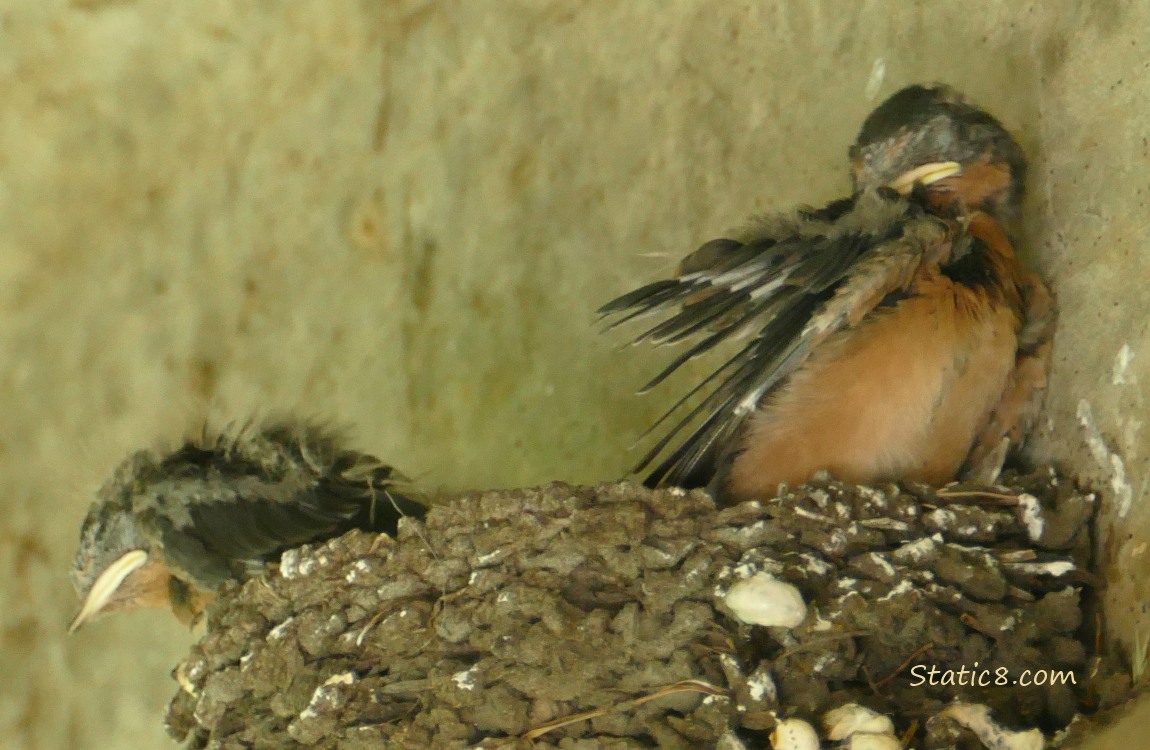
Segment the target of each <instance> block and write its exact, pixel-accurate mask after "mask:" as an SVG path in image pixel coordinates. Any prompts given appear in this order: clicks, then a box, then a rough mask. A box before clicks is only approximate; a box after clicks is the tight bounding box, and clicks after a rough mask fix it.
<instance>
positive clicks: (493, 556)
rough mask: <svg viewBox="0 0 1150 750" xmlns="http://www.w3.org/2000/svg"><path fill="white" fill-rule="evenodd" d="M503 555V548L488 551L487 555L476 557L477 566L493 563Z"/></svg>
mask: <svg viewBox="0 0 1150 750" xmlns="http://www.w3.org/2000/svg"><path fill="white" fill-rule="evenodd" d="M502 555H503V550H501V549H497V550H495V551H494V552H488V553H487V554H486V555H480V556H479V557H477V558H475V566H476V567H477V568H482V567H483V566H485V565H490V564H491V563H493V562H495V561H497V560H498V559H499V558H500V556H502Z"/></svg>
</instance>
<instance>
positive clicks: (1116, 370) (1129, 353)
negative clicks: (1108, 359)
mask: <svg viewBox="0 0 1150 750" xmlns="http://www.w3.org/2000/svg"><path fill="white" fill-rule="evenodd" d="M1133 361H1134V350H1133V349H1131V348H1130V344H1125V343H1124V344H1122V348H1121V349H1119V350H1118V353H1117V354H1116V355H1114V367H1113V368H1112V369H1111V373H1110V382H1111V383H1112V384H1113V385H1135V384H1136V383H1137V382H1138V378H1137V377H1136V376H1134V375H1131V376H1129V377H1127V376H1126V370H1127V368H1129V367H1130V363H1131V362H1133Z"/></svg>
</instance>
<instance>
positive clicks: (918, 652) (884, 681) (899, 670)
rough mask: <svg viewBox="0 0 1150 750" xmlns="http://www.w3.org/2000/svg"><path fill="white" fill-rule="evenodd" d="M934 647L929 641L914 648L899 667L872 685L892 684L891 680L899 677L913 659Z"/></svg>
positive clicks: (877, 686) (879, 686)
mask: <svg viewBox="0 0 1150 750" xmlns="http://www.w3.org/2000/svg"><path fill="white" fill-rule="evenodd" d="M932 648H934V644H933V643H927V644H925V645H923V646H919V647H918V648H916V649H915V650H914V652H913V653H912V654H911V655H910V656H908V657H906V659H904V660H903V662H902V664H899V665H898V667H897V668H896V669H895V670H894V671H893V672H891V673H890V674H888V675H887V676H886V677H884V678H882V679H881V680H879V681H878V682H877V683H875V684H874V685H872V687H875V688H879V689H882V688H884V687H886V686H887V685H888V684H890V682H891V681H892V680H893V679H894V678H895V677H898V676H899V675H900V674H902V670H904V669H906V668H907V667H908V666H909V665H910V663H911V662H912V661H914V660H915V659H917V658H918V657H920V656H922V655H923V654H925V653H926V652H927V651H930V650H931V649H932ZM876 692H877V691H876Z"/></svg>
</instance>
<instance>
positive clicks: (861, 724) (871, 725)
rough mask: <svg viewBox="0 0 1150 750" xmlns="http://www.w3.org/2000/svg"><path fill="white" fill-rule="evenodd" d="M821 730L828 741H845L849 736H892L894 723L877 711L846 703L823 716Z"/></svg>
mask: <svg viewBox="0 0 1150 750" xmlns="http://www.w3.org/2000/svg"><path fill="white" fill-rule="evenodd" d="M823 729H824V730H826V733H827V739H828V740H835V741H838V740H845V739H846V738H848V737H850V736H851V735H854V734H858V733H859V732H865V733H867V734H894V723H893V722H891V720H890V719H889V718H887V717H886V716H883V715H882V714H880V713H878V712H877V711H872V710H870V709H869V708H867V707H866V706H860V705H859V704H857V703H846V704H844V705H842V706H839V707H838V708H835V709H832V710H830V711H827V712H826V713H825V714H823Z"/></svg>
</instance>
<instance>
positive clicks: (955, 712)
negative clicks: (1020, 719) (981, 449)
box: [938, 703, 1046, 750]
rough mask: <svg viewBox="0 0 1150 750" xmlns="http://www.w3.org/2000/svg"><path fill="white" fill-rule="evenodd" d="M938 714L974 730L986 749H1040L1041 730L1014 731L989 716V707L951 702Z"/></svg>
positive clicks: (1043, 743)
mask: <svg viewBox="0 0 1150 750" xmlns="http://www.w3.org/2000/svg"><path fill="white" fill-rule="evenodd" d="M938 716H940V717H945V718H948V719H951V720H952V721H954V722H955V723H957V724H960V725H961V726H964V727H966V728H967V729H969V730H970V731H972V732H974V735H975V736H976V737H978V739H979V740H980V741H981V742H982V744H983V746H984V747H986V749H987V750H1042V747H1043V746H1044V745H1045V744H1046V740H1045V738H1044V737H1043V736H1042V732H1040V731H1039V730H1037V729H1028V730H1027V731H1025V732H1014V731H1011V730H1010V729H1007V728H1006V727H1004V726H1002V725H1001V724H998V723H997V722H995V721H994V720H992V719H991V718H990V709H989V708H987V707H986V706H983V705H980V704H976V703H952V704H950V705H949V706H947V707H946V708H944V709H943V710H942V711H939V713H938Z"/></svg>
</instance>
